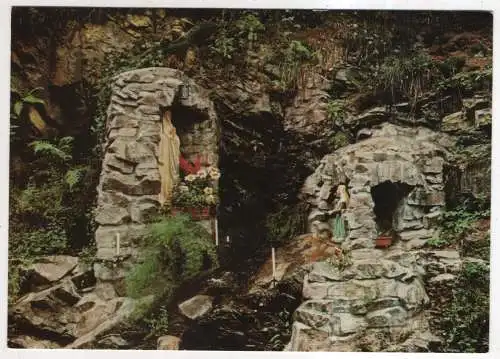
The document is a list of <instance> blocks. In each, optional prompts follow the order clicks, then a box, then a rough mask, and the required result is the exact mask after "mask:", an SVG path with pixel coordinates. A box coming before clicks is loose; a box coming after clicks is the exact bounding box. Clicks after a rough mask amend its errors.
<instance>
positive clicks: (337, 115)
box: [326, 100, 346, 125]
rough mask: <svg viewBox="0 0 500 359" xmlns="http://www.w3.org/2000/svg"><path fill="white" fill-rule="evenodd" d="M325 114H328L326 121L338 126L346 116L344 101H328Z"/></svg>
mask: <svg viewBox="0 0 500 359" xmlns="http://www.w3.org/2000/svg"><path fill="white" fill-rule="evenodd" d="M326 112H327V114H328V119H329V120H330V121H331V122H332V123H333V124H336V125H340V124H341V122H342V120H343V119H344V117H345V115H346V111H345V107H344V101H342V100H330V101H328V104H327V108H326Z"/></svg>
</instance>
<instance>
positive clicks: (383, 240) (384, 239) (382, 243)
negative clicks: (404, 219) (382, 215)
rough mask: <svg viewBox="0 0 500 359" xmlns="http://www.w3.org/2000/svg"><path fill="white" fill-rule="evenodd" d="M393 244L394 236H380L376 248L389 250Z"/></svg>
mask: <svg viewBox="0 0 500 359" xmlns="http://www.w3.org/2000/svg"><path fill="white" fill-rule="evenodd" d="M391 244H392V236H379V237H377V239H375V248H387V247H389V246H390V245H391Z"/></svg>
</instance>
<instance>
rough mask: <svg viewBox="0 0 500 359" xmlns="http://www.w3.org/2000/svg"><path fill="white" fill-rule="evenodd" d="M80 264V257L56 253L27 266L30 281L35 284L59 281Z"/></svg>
mask: <svg viewBox="0 0 500 359" xmlns="http://www.w3.org/2000/svg"><path fill="white" fill-rule="evenodd" d="M77 265H78V257H71V256H64V255H54V256H45V257H42V258H40V259H38V260H37V262H35V263H34V264H33V265H31V266H30V267H29V268H27V272H28V273H29V274H28V275H29V277H30V281H33V283H35V284H48V283H53V282H57V281H58V280H60V279H62V278H63V277H64V276H66V275H67V274H69V273H70V272H71V271H72V270H73V269H75V268H76V266H77Z"/></svg>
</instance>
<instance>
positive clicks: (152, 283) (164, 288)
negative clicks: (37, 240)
mask: <svg viewBox="0 0 500 359" xmlns="http://www.w3.org/2000/svg"><path fill="white" fill-rule="evenodd" d="M143 252H144V253H145V255H144V260H143V261H142V262H141V263H139V264H138V265H136V266H135V267H134V268H133V269H132V270H131V272H130V273H129V274H128V276H127V280H126V283H127V294H128V295H129V296H130V297H133V298H139V297H143V296H147V295H151V294H152V295H154V296H155V297H162V296H165V295H166V293H168V292H169V291H171V290H172V288H173V287H175V286H177V285H178V284H180V283H182V282H183V281H185V280H188V279H191V278H193V277H195V276H197V275H199V274H200V273H201V272H202V271H205V270H209V269H211V268H212V267H214V266H216V265H217V256H216V252H215V248H214V245H213V243H212V241H211V239H210V236H209V234H208V232H207V231H206V230H205V229H204V228H203V227H202V226H201V225H199V224H198V223H196V222H194V221H192V220H191V219H190V218H189V217H188V216H185V215H176V216H172V217H167V218H165V219H163V220H162V221H160V222H157V223H154V224H152V225H151V232H150V235H149V236H148V237H147V238H146V240H145V242H144V248H143Z"/></svg>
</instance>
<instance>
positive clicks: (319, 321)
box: [293, 308, 330, 329]
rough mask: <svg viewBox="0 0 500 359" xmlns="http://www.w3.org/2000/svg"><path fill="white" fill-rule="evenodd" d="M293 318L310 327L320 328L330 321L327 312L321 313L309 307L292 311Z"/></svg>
mask: <svg viewBox="0 0 500 359" xmlns="http://www.w3.org/2000/svg"><path fill="white" fill-rule="evenodd" d="M293 316H294V320H295V321H299V322H301V323H304V324H306V325H308V326H309V327H311V328H316V329H317V328H322V327H325V326H326V325H327V324H328V323H329V322H330V316H329V315H328V314H327V313H321V312H318V311H315V310H310V309H300V308H299V309H297V310H296V311H295V313H294V315H293Z"/></svg>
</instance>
